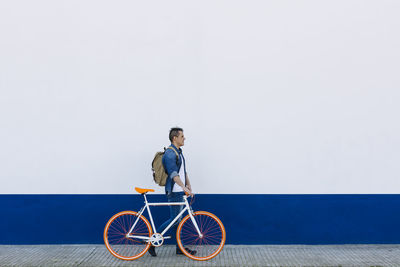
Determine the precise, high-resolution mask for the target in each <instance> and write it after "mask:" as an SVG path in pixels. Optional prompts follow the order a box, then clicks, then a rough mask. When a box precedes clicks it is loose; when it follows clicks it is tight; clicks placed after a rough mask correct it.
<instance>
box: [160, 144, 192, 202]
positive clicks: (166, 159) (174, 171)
mask: <svg viewBox="0 0 400 267" xmlns="http://www.w3.org/2000/svg"><path fill="white" fill-rule="evenodd" d="M171 146H172V147H173V148H174V149H175V150H176V152H178V154H179V158H178V162H177V160H176V154H175V152H174V151H173V150H172V149H167V150H166V151H165V153H164V156H163V157H162V163H163V165H164V168H165V170H166V172H167V174H168V178H167V182H166V183H165V194H167V195H169V194H170V193H171V192H172V188H173V187H174V184H175V182H174V180H173V179H172V178H174V177H175V176H178V175H179V171H180V170H181V166H182V162H183V168H184V171H185V175H186V164H185V157H184V156H183V154H182V149H180V148H179V149H178V148H176V146H174V145H173V144H171ZM180 178H181V180H182V182H183V183H185V177H180Z"/></svg>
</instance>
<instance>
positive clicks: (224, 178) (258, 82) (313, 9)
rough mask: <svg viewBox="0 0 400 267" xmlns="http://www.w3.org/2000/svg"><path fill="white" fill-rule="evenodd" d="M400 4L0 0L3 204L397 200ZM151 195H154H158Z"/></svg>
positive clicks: (0, 187)
mask: <svg viewBox="0 0 400 267" xmlns="http://www.w3.org/2000/svg"><path fill="white" fill-rule="evenodd" d="M399 14H400V2H399V1H378V0H377V1H347V0H346V1H344V0H343V1H281V0H279V1H278V0H274V1H200V2H199V1H94V0H90V1H53V0H43V1H3V2H1V3H0V38H1V41H0V127H1V128H0V129H1V130H0V193H55V194H57V193H73V194H74V193H77V194H78V193H89V194H92V193H93V194H97V193H105V194H114V193H132V192H133V190H132V188H133V187H134V186H142V187H152V188H156V186H155V184H153V182H152V180H151V179H152V177H151V172H150V162H151V160H152V157H153V155H154V153H155V152H156V151H157V150H159V149H161V148H162V147H163V146H167V145H168V131H169V128H170V127H172V126H176V125H178V126H181V127H183V128H184V129H185V135H186V137H187V140H186V146H185V147H184V151H185V155H186V158H187V161H188V170H189V173H190V175H191V179H192V184H193V187H194V190H195V191H196V192H198V193H266V194H267V193H268V194H270V193H272V194H275V193H279V194H280V193H399V188H400V179H399V177H400V169H399V166H400V165H399V160H400V152H399V151H400V124H399V113H400V106H399V97H400V92H399V89H400V88H399V87H400V75H399V71H400V49H399V47H400V37H399V33H400V16H399ZM157 189H158V192H159V193H162V192H163V190H162V188H157Z"/></svg>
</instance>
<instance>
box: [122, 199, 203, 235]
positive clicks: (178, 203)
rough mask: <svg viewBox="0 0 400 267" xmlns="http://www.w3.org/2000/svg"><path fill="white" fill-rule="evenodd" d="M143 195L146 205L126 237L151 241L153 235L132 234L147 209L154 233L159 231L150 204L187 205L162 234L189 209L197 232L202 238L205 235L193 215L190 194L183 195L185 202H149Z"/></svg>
mask: <svg viewBox="0 0 400 267" xmlns="http://www.w3.org/2000/svg"><path fill="white" fill-rule="evenodd" d="M143 196H144V202H145V205H144V207H143V208H141V209H140V211H139V213H138V217H137V218H136V220H135V223H134V224H133V225H132V227H131V229H130V230H129V233H128V234H127V235H126V237H128V238H137V239H143V240H145V241H146V242H149V241H150V239H151V238H152V237H146V236H137V235H132V234H131V233H132V231H133V229H134V228H135V226H136V224H137V222H138V220H139V218H140V217H141V216H143V215H142V214H143V212H144V210H145V209H147V212H148V214H149V218H150V222H151V227H152V228H153V234H156V233H157V229H156V226H155V225H154V221H153V216H152V215H151V211H150V206H185V207H184V208H183V209H182V211H181V212H180V213H179V214H178V215H177V216H176V217H175V218H174V220H173V221H172V222H171V223H170V224H168V226H167V227H166V228H165V229H164V231H162V233H161V236H164V234H165V233H166V232H167V231H168V230H169V228H171V227H172V226H173V225H174V223H175V222H176V221H177V220H178V219H179V218H180V217H181V216H182V215H183V213H185V211H188V214H189V216H190V219H191V220H192V222H193V225H194V227H195V228H196V230H197V233H198V234H199V237H200V238H202V237H203V235H202V234H201V232H200V229H199V226H198V225H197V222H196V220H195V219H194V217H193V210H192V208H191V207H190V205H189V203H188V201H187V198H188V196H186V195H185V196H183V199H184V202H161V203H149V202H148V201H147V198H146V194H143Z"/></svg>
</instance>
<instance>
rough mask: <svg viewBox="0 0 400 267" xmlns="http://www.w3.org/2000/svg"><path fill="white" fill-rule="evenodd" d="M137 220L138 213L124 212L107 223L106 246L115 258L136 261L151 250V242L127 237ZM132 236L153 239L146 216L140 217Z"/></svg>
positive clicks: (105, 232) (105, 229)
mask: <svg viewBox="0 0 400 267" xmlns="http://www.w3.org/2000/svg"><path fill="white" fill-rule="evenodd" d="M137 218H138V213H137V212H134V211H122V212H119V213H117V214H115V215H114V216H113V217H111V219H110V220H109V221H108V222H107V224H106V227H105V228H104V236H103V238H104V244H105V245H106V247H107V249H108V251H109V252H110V253H111V254H112V255H113V256H115V257H117V258H119V259H121V260H136V259H137V258H140V257H141V256H143V255H144V254H145V253H146V252H147V250H149V248H150V243H149V242H145V241H143V240H142V239H137V238H136V239H135V238H128V237H127V236H126V235H127V234H128V232H129V230H130V229H131V227H132V225H133V224H134V222H135V221H136V219H137ZM132 234H133V235H141V236H148V237H151V235H152V228H151V226H150V223H149V221H148V220H147V219H146V218H145V217H144V216H140V217H139V220H138V222H137V224H136V226H135V228H134V229H133V231H132Z"/></svg>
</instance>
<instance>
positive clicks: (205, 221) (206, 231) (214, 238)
mask: <svg viewBox="0 0 400 267" xmlns="http://www.w3.org/2000/svg"><path fill="white" fill-rule="evenodd" d="M193 217H194V219H195V220H196V223H197V225H198V227H199V230H200V232H201V233H202V235H203V237H199V234H198V232H197V230H196V228H195V226H194V224H193V222H192V220H191V218H190V215H187V216H186V217H185V218H183V220H182V221H181V222H180V224H179V225H178V229H177V232H176V239H177V243H178V246H179V247H180V249H181V250H182V252H183V253H184V254H185V255H186V256H188V257H189V258H191V259H193V260H198V261H204V260H209V259H212V258H214V257H215V256H217V255H218V253H220V252H221V250H222V248H223V247H224V245H225V238H226V233H225V228H224V225H223V224H222V222H221V220H220V219H218V217H217V216H215V215H214V214H212V213H209V212H206V211H197V212H195V213H194V215H193ZM185 248H188V249H190V250H195V251H196V254H195V255H192V254H190V253H189V252H187V251H186V249H185Z"/></svg>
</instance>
